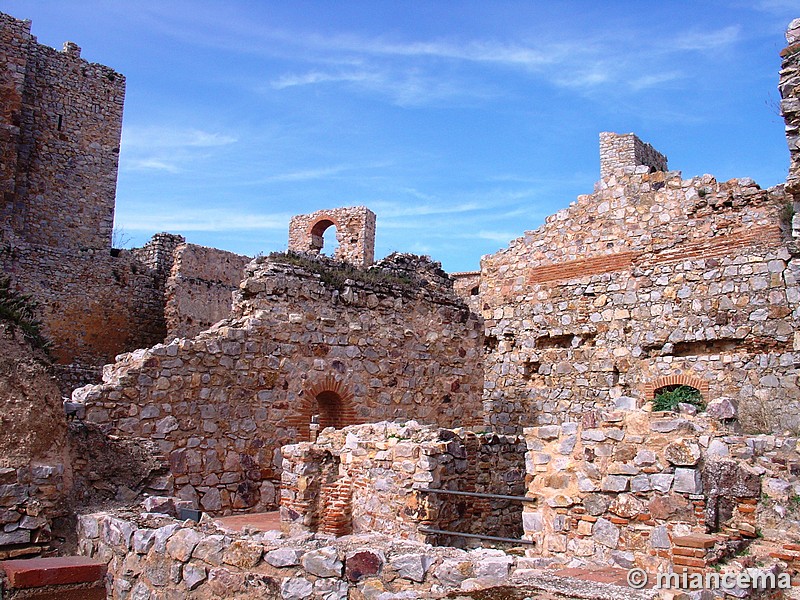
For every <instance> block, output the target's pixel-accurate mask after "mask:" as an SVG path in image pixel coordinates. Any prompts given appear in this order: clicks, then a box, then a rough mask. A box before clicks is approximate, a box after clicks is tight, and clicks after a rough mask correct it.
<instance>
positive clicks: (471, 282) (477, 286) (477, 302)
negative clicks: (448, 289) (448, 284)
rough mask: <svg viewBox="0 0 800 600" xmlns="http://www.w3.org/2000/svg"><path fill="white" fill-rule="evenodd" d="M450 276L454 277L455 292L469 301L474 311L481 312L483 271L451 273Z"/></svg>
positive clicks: (468, 304)
mask: <svg viewBox="0 0 800 600" xmlns="http://www.w3.org/2000/svg"><path fill="white" fill-rule="evenodd" d="M450 277H451V278H452V279H453V290H454V291H455V293H456V294H458V296H459V297H460V298H461V299H462V300H463V301H464V302H466V303H467V306H469V307H470V309H471V310H472V312H474V313H475V314H478V315H479V314H481V298H480V290H481V272H480V271H466V272H463V273H450Z"/></svg>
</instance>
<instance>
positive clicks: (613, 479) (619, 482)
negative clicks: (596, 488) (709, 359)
mask: <svg viewBox="0 0 800 600" xmlns="http://www.w3.org/2000/svg"><path fill="white" fill-rule="evenodd" d="M629 481H630V478H629V477H625V476H623V475H608V476H606V477H605V478H603V481H602V483H601V484H600V489H601V490H603V491H604V492H624V491H626V490H627V489H628V484H629Z"/></svg>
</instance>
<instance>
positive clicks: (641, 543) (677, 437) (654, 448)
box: [523, 410, 800, 572]
mask: <svg viewBox="0 0 800 600" xmlns="http://www.w3.org/2000/svg"><path fill="white" fill-rule="evenodd" d="M723 416H724V417H729V416H730V414H725V415H723ZM730 422H732V421H730V420H728V421H715V420H713V419H710V418H708V417H706V416H697V417H694V416H691V415H688V414H680V415H677V414H675V413H645V412H640V411H620V410H609V411H598V412H594V413H587V414H586V415H585V416H584V419H583V420H582V422H580V423H564V424H562V425H560V426H559V425H551V426H543V427H534V428H528V429H526V430H525V436H526V439H527V442H528V448H529V451H528V454H527V471H528V473H529V475H531V477H530V478H529V489H528V493H529V495H531V496H535V497H537V498H538V499H539V502H538V504H536V505H526V509H525V513H524V514H523V522H524V526H525V535H526V537H527V538H529V539H532V540H534V541H536V545H535V546H534V548H533V549H531V550H528V554H529V555H530V556H540V557H542V561H543V562H542V564H549V565H565V564H571V565H573V566H574V565H577V564H595V565H615V566H618V567H623V568H631V567H633V566H638V567H640V568H644V569H646V570H648V571H650V572H655V571H657V570H658V571H663V570H666V569H669V568H670V565H672V566H673V568H675V570H677V571H680V569H681V568H682V567H686V568H690V569H701V570H702V569H704V568H705V567H707V566H709V565H710V564H711V563H712V562H714V561H716V560H718V559H720V558H725V557H730V556H732V555H733V554H734V553H738V551H739V550H741V548H743V544H746V543H748V542H753V541H754V540H756V538H763V540H758V543H759V544H767V545H769V544H785V543H786V542H791V541H792V540H795V539H797V536H798V525H800V520H799V518H800V515H799V514H798V512H797V508H796V507H794V508H789V507H790V506H791V500H790V498H791V497H794V496H795V495H797V494H798V491H800V479H798V474H800V473H799V472H798V471H797V468H796V467H795V466H794V465H798V460H800V455H798V452H797V438H778V437H775V436H756V437H748V436H743V435H741V434H737V433H735V432H734V431H732V430H731V429H730V428H729V427H728V426H727V425H726V423H730ZM762 482H763V488H762ZM762 489H763V494H762ZM780 506H783V508H780ZM776 510H777V512H775V511H776ZM779 515H782V516H779ZM707 533H713V537H712V536H707V535H706V534H707ZM700 542H701V543H700Z"/></svg>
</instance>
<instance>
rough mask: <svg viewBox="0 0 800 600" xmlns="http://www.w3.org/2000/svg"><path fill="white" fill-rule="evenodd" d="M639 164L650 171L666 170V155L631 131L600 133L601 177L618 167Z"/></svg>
mask: <svg viewBox="0 0 800 600" xmlns="http://www.w3.org/2000/svg"><path fill="white" fill-rule="evenodd" d="M639 166H645V167H648V169H649V170H650V171H651V172H652V171H666V170H667V157H666V156H664V155H663V154H661V153H660V152H659V151H658V150H656V149H655V148H653V147H652V146H651V145H650V144H648V143H646V142H643V141H642V140H640V139H639V138H638V137H636V136H635V135H634V134H632V133H625V134H618V133H611V132H608V131H604V132H603V133H601V134H600V178H601V179H605V178H606V177H609V176H611V175H613V174H614V172H615V171H618V170H620V169H625V168H635V167H639Z"/></svg>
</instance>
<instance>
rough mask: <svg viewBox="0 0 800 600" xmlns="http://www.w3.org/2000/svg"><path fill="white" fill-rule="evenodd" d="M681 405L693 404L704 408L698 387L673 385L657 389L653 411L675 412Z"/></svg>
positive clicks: (654, 395)
mask: <svg viewBox="0 0 800 600" xmlns="http://www.w3.org/2000/svg"><path fill="white" fill-rule="evenodd" d="M680 404H693V405H694V406H697V407H701V408H702V407H704V406H705V402H704V400H703V394H702V392H701V391H700V390H698V389H697V388H696V387H693V386H691V385H685V384H672V385H665V386H662V387H660V388H656V390H655V392H654V393H653V410H655V411H665V410H668V411H674V410H677V409H678V408H679V405H680Z"/></svg>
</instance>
